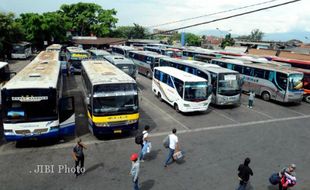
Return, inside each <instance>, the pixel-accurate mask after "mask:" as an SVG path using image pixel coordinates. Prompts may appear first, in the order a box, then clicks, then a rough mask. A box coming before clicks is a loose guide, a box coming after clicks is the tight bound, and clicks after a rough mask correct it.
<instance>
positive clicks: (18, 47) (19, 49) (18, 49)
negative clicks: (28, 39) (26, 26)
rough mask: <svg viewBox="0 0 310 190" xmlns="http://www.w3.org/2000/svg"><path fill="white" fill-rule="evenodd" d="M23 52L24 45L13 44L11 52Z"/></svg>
mask: <svg viewBox="0 0 310 190" xmlns="http://www.w3.org/2000/svg"><path fill="white" fill-rule="evenodd" d="M24 52H25V46H21V45H13V50H12V53H24Z"/></svg>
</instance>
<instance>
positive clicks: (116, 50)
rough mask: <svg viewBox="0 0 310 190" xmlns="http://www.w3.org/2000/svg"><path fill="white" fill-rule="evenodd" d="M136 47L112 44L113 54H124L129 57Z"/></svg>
mask: <svg viewBox="0 0 310 190" xmlns="http://www.w3.org/2000/svg"><path fill="white" fill-rule="evenodd" d="M135 50H136V49H135V48H134V47H131V46H112V54H113V55H122V56H124V57H128V54H129V52H130V51H135Z"/></svg>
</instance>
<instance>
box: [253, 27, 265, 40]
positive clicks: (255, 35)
mask: <svg viewBox="0 0 310 190" xmlns="http://www.w3.org/2000/svg"><path fill="white" fill-rule="evenodd" d="M263 36H264V33H263V32H262V31H260V30H259V29H254V30H252V31H251V34H250V36H249V39H250V40H251V41H261V40H262V39H263Z"/></svg>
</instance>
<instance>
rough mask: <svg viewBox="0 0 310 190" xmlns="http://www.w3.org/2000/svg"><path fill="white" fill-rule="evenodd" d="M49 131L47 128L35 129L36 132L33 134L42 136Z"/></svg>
mask: <svg viewBox="0 0 310 190" xmlns="http://www.w3.org/2000/svg"><path fill="white" fill-rule="evenodd" d="M47 130H48V129H47V128H43V129H35V130H34V131H33V133H37V134H41V133H45V132H47Z"/></svg>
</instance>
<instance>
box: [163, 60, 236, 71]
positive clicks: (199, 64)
mask: <svg viewBox="0 0 310 190" xmlns="http://www.w3.org/2000/svg"><path fill="white" fill-rule="evenodd" d="M163 59H164V60H167V61H171V62H174V63H181V64H183V65H187V66H195V67H196V68H198V69H201V70H207V71H210V72H214V73H238V72H237V71H234V70H231V69H226V68H223V67H220V66H218V65H214V64H208V63H205V62H201V61H195V60H183V59H175V58H170V57H169V58H163Z"/></svg>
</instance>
